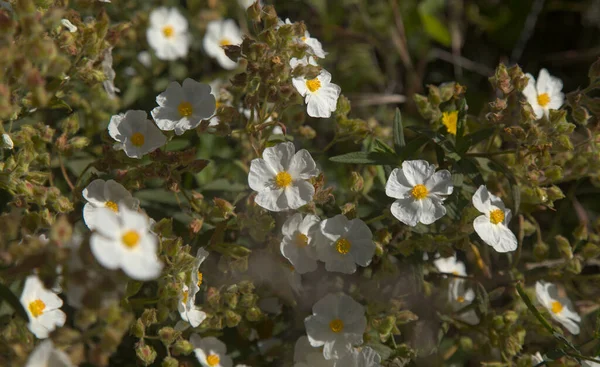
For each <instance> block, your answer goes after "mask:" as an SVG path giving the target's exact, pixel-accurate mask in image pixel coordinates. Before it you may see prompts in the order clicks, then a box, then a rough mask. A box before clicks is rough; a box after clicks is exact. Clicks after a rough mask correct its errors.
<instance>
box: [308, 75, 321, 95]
mask: <svg viewBox="0 0 600 367" xmlns="http://www.w3.org/2000/svg"><path fill="white" fill-rule="evenodd" d="M306 88H308V90H309V91H311V92H312V93H314V92H316V91H318V90H319V89H320V88H321V81H320V80H319V78H314V79H310V80H307V81H306Z"/></svg>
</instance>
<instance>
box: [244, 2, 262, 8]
mask: <svg viewBox="0 0 600 367" xmlns="http://www.w3.org/2000/svg"><path fill="white" fill-rule="evenodd" d="M256 1H258V5H259V6H260V5H262V4H261V1H260V0H238V4H240V6H241V7H242V8H244V9H248V8H249V7H251V6H252V5H254V3H255V2H256Z"/></svg>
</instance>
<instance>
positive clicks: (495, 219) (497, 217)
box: [490, 209, 504, 224]
mask: <svg viewBox="0 0 600 367" xmlns="http://www.w3.org/2000/svg"><path fill="white" fill-rule="evenodd" d="M490 222H492V224H498V223H502V222H504V212H503V211H502V210H500V209H494V210H492V211H491V212H490Z"/></svg>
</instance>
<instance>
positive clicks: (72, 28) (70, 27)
mask: <svg viewBox="0 0 600 367" xmlns="http://www.w3.org/2000/svg"><path fill="white" fill-rule="evenodd" d="M60 22H61V24H62V25H64V26H65V28H67V29H68V30H69V32H71V33H75V32H77V27H76V26H75V25H74V24H73V23H71V22H70V21H69V20H68V19H64V18H63V19H61V20H60Z"/></svg>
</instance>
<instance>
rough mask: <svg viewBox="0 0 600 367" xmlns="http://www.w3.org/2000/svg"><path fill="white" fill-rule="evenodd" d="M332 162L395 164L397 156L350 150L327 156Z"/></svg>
mask: <svg viewBox="0 0 600 367" xmlns="http://www.w3.org/2000/svg"><path fill="white" fill-rule="evenodd" d="M329 160H330V161H332V162H337V163H349V164H373V165H382V164H389V165H397V164H398V157H396V156H395V155H394V154H390V153H384V152H352V153H347V154H342V155H338V156H335V157H331V158H329Z"/></svg>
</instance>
